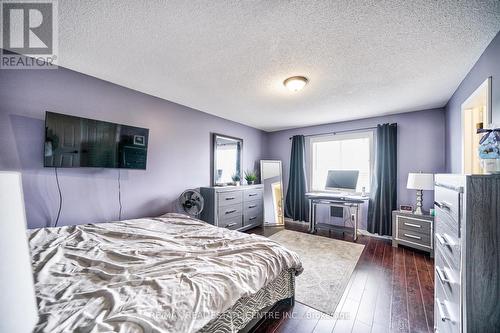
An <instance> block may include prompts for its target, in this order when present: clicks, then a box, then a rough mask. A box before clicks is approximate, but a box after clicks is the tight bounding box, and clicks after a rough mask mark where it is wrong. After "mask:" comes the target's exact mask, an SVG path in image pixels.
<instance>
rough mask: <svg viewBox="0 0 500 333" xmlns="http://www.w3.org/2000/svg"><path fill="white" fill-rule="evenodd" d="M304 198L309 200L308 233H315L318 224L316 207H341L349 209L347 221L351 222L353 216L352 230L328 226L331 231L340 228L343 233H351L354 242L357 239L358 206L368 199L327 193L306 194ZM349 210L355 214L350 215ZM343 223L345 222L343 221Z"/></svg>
mask: <svg viewBox="0 0 500 333" xmlns="http://www.w3.org/2000/svg"><path fill="white" fill-rule="evenodd" d="M306 198H307V199H308V200H309V232H310V233H315V232H316V231H317V226H318V223H317V222H316V207H317V206H318V205H326V206H329V207H342V208H347V209H349V221H351V216H354V221H351V222H353V223H352V228H347V227H345V225H344V227H339V226H329V228H330V227H331V229H339V228H342V231H343V232H346V231H348V232H350V231H352V233H353V238H354V241H356V240H357V239H358V218H359V206H360V205H362V204H364V203H365V201H368V199H369V198H368V197H362V196H359V195H346V194H338V193H329V192H308V193H306ZM351 208H354V209H355V213H354V214H352V212H351ZM344 222H345V221H344Z"/></svg>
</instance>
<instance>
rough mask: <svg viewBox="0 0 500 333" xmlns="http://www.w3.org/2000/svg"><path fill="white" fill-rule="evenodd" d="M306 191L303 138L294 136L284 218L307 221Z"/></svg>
mask: <svg viewBox="0 0 500 333" xmlns="http://www.w3.org/2000/svg"><path fill="white" fill-rule="evenodd" d="M306 191H307V183H306V163H305V138H304V136H303V135H295V136H294V137H293V138H292V153H291V156H290V178H289V180H288V190H287V192H286V205H285V216H286V217H288V218H291V219H293V220H295V221H297V220H298V221H307V220H308V217H307V215H308V203H307V199H306V196H305V194H306Z"/></svg>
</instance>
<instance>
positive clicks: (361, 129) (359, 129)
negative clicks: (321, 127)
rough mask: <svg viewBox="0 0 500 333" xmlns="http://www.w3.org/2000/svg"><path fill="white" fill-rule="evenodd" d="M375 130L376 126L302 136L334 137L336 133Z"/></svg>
mask: <svg viewBox="0 0 500 333" xmlns="http://www.w3.org/2000/svg"><path fill="white" fill-rule="evenodd" d="M376 128H377V126H371V127H363V128H356V129H350V130H341V131H334V132H324V133H318V134H309V135H304V136H305V137H310V136H322V135H328V134H333V135H336V134H338V133H347V132H359V131H364V130H370V129H376ZM289 140H292V137H290V138H289Z"/></svg>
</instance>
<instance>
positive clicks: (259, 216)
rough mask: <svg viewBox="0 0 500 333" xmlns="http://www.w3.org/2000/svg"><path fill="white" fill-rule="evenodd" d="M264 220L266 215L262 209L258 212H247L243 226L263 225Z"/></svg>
mask: <svg viewBox="0 0 500 333" xmlns="http://www.w3.org/2000/svg"><path fill="white" fill-rule="evenodd" d="M263 219H264V213H263V211H262V209H261V210H258V211H247V212H245V215H244V218H243V225H244V226H247V225H250V224H262V221H263Z"/></svg>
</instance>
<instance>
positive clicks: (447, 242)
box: [436, 233, 455, 247]
mask: <svg viewBox="0 0 500 333" xmlns="http://www.w3.org/2000/svg"><path fill="white" fill-rule="evenodd" d="M436 239H437V240H438V242H439V244H441V245H442V246H449V247H452V246H455V242H454V241H452V240H451V239H449V238H448V235H447V234H443V235H441V234H438V233H436Z"/></svg>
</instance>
